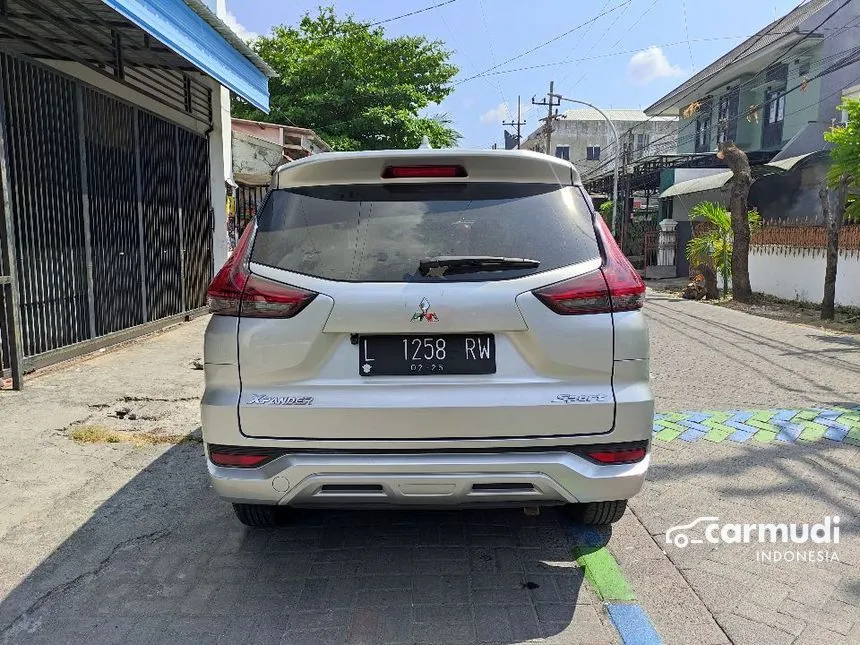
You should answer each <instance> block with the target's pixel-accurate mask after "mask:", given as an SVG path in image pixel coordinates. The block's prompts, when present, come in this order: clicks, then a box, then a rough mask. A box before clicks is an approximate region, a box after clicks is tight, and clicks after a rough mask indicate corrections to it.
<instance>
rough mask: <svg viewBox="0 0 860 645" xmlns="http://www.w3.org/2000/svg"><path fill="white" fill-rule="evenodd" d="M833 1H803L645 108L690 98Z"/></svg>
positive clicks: (651, 109)
mask: <svg viewBox="0 0 860 645" xmlns="http://www.w3.org/2000/svg"><path fill="white" fill-rule="evenodd" d="M832 1H833V0H808V2H804V3H803V4H801V5H799V6H798V7H796V8H795V9H793V10H792V11H790V12H789V13H787V14H786V15H784V16H783V17H782V18H779V19H778V20H774V21H773V22H772V23H770V24H769V25H767V26H766V27H765V28H764V29H762V30H760V31H758V32H757V33H756V34H754V35H753V36H752V37H750V38H748V39H746V40H745V41H744V42H742V43H741V44H740V45H738V46H737V47H735V48H734V49H732V50H731V51H729V52H728V53H727V54H725V55H724V56H721V57H720V58H718V59H717V60H715V61H714V62H713V63H711V64H710V65H708V66H707V67H705V68H704V69H703V70H702V71H700V72H699V73H698V74H695V75H694V76H692V77H691V78H690V79H689V80H688V81H686V82H685V83H683V84H681V85H679V86H678V87H676V88H675V89H674V90H672V91H671V92H669V93H668V94H667V95H666V96H664V97H663V98H661V99H659V100H658V101H655V102H654V104H653V105H651V106H650V107H648V108H645V111H646V112H651V111H655V110H659V109H660V107H659V106H660V105H661V104H663V103H669V104H671V102H673V101H675V100H679V99H683V100H687V98H689V97H687V96H685V95H686V94H687V93H688V92H689V91H690V90H691V89H692V88H695V87H697V86H698V85H699V84H701V83H702V82H703V81H705V80H706V79H708V78H710V77H712V76H715V75H716V74H718V73H719V72H721V71H723V70H724V69H726V68H727V67H729V66H730V65H733V64H736V63H739V62H741V61H743V60H745V59H747V58H749V57H750V56H755V55H756V54H757V53H758V52H760V51H761V50H762V49H764V48H765V47H767V46H769V45H772V44H773V43H775V42H777V41H779V40H781V39H783V38H786V37H787V36H789V35H791V34H792V33H797V32H796V31H795V30H796V29H797V28H798V27H799V26H800V25H801V24H803V22H804V21H805V20H806V19H807V18H809V17H810V16H812V15H813V14H815V13H816V12H817V11H819V10H821V9H822V8H823V7H825V6H826V5H828V4H830V3H831V2H832ZM703 87H706V86H703ZM693 98H695V97H693Z"/></svg>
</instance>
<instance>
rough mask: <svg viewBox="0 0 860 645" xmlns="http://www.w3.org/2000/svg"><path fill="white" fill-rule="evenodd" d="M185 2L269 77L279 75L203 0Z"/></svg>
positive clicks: (186, 0)
mask: <svg viewBox="0 0 860 645" xmlns="http://www.w3.org/2000/svg"><path fill="white" fill-rule="evenodd" d="M185 3H186V4H187V5H188V6H189V7H191V8H192V9H193V10H194V13H196V14H197V15H198V16H200V17H201V18H203V20H205V21H206V23H207V24H208V25H209V26H210V27H212V29H214V30H215V31H217V32H218V33H219V34H221V35H222V36H223V37H224V39H225V40H227V42H229V43H230V44H231V45H233V47H235V48H236V49H238V50H239V51H240V52H242V53H243V54H244V55H245V58H247V59H248V60H250V61H251V62H252V63H254V67H256V68H257V69H258V70H260V71H261V72H263V74H265V75H266V76H268V77H269V78H274V77H275V76H277V73H276V72H275V70H273V69H272V68H271V66H269V64H268V63H267V62H266V61H264V60H263V59H262V58H260V56H259V55H258V54H257V52H255V51H254V50H253V49H251V48H250V47H249V46H248V43H246V42H245V41H244V40H242V39H241V38H240V37H239V34H237V33H236V32H235V31H233V30H232V29H230V27H228V26H227V24H226V23H225V22H224V21H223V20H221V19H220V18H219V17H218V16H217V15H216V14H215V13H214V12H213V11H212V10H211V9H210V8H209V7H208V6H207V5H206V3H204V2H202V1H201V0H185Z"/></svg>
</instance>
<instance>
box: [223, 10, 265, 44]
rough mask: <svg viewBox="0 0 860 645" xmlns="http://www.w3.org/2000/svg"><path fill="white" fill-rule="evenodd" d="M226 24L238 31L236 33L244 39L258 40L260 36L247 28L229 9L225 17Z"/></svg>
mask: <svg viewBox="0 0 860 645" xmlns="http://www.w3.org/2000/svg"><path fill="white" fill-rule="evenodd" d="M223 20H224V24H226V25H227V26H228V27H230V29H232V30H233V31H235V32H236V34H237V35H238V36H239V38H241V39H242V40H244V41H246V42H247V41H249V40H256V39H257V38H259V37H260V34H258V33H255V32H253V31H251V30H249V29H246V28H245V26H244V25H242V23H240V22H239V20H238V19H237V18H236V16H235V14H234V13H233V12H232V11H230V10H229V9H227V13H226V15H225V16H224V18H223Z"/></svg>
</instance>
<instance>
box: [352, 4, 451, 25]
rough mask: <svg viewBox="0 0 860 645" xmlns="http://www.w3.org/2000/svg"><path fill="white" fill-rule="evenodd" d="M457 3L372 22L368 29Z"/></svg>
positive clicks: (437, 5) (425, 8)
mask: <svg viewBox="0 0 860 645" xmlns="http://www.w3.org/2000/svg"><path fill="white" fill-rule="evenodd" d="M455 2H457V0H446V1H445V2H440V3H439V4H434V5H433V6H430V7H424V8H423V9H417V10H415V11H410V12H409V13H404V14H401V15H399V16H394V17H393V18H386V19H385V20H379V21H377V22H372V23H370V24H369V25H368V27H377V26H379V25H385V24H387V23H389V22H394V21H395V20H400V19H402V18H408V17H409V16H415V15H418V14H419V13H424V12H425V11H432V10H433V9H438V8H439V7H444V6H445V5H448V4H453V3H455Z"/></svg>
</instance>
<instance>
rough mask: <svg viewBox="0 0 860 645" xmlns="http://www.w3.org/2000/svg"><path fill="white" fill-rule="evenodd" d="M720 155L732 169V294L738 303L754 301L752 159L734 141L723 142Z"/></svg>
mask: <svg viewBox="0 0 860 645" xmlns="http://www.w3.org/2000/svg"><path fill="white" fill-rule="evenodd" d="M717 157H719V158H720V159H722V160H723V161H725V162H726V165H727V166H728V167H729V169H730V170H731V171H732V175H733V177H732V192H731V196H730V198H729V210H730V211H731V214H732V233H733V235H734V242H733V244H732V296H733V297H734V299H735V300H737V301H738V302H750V301H751V300H752V287H751V286H750V269H749V253H750V224H749V219H748V216H747V211H748V207H747V199H748V197H749V193H750V186H751V185H752V173H751V172H750V162H749V159H748V158H747V155H746V153H745V152H744V151H743V150H741V149H740V148H738V147H737V146H736V145H735V144H734V143H733V142H732V141H724V142H722V143H721V144H720V149H719V152H718V153H717Z"/></svg>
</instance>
